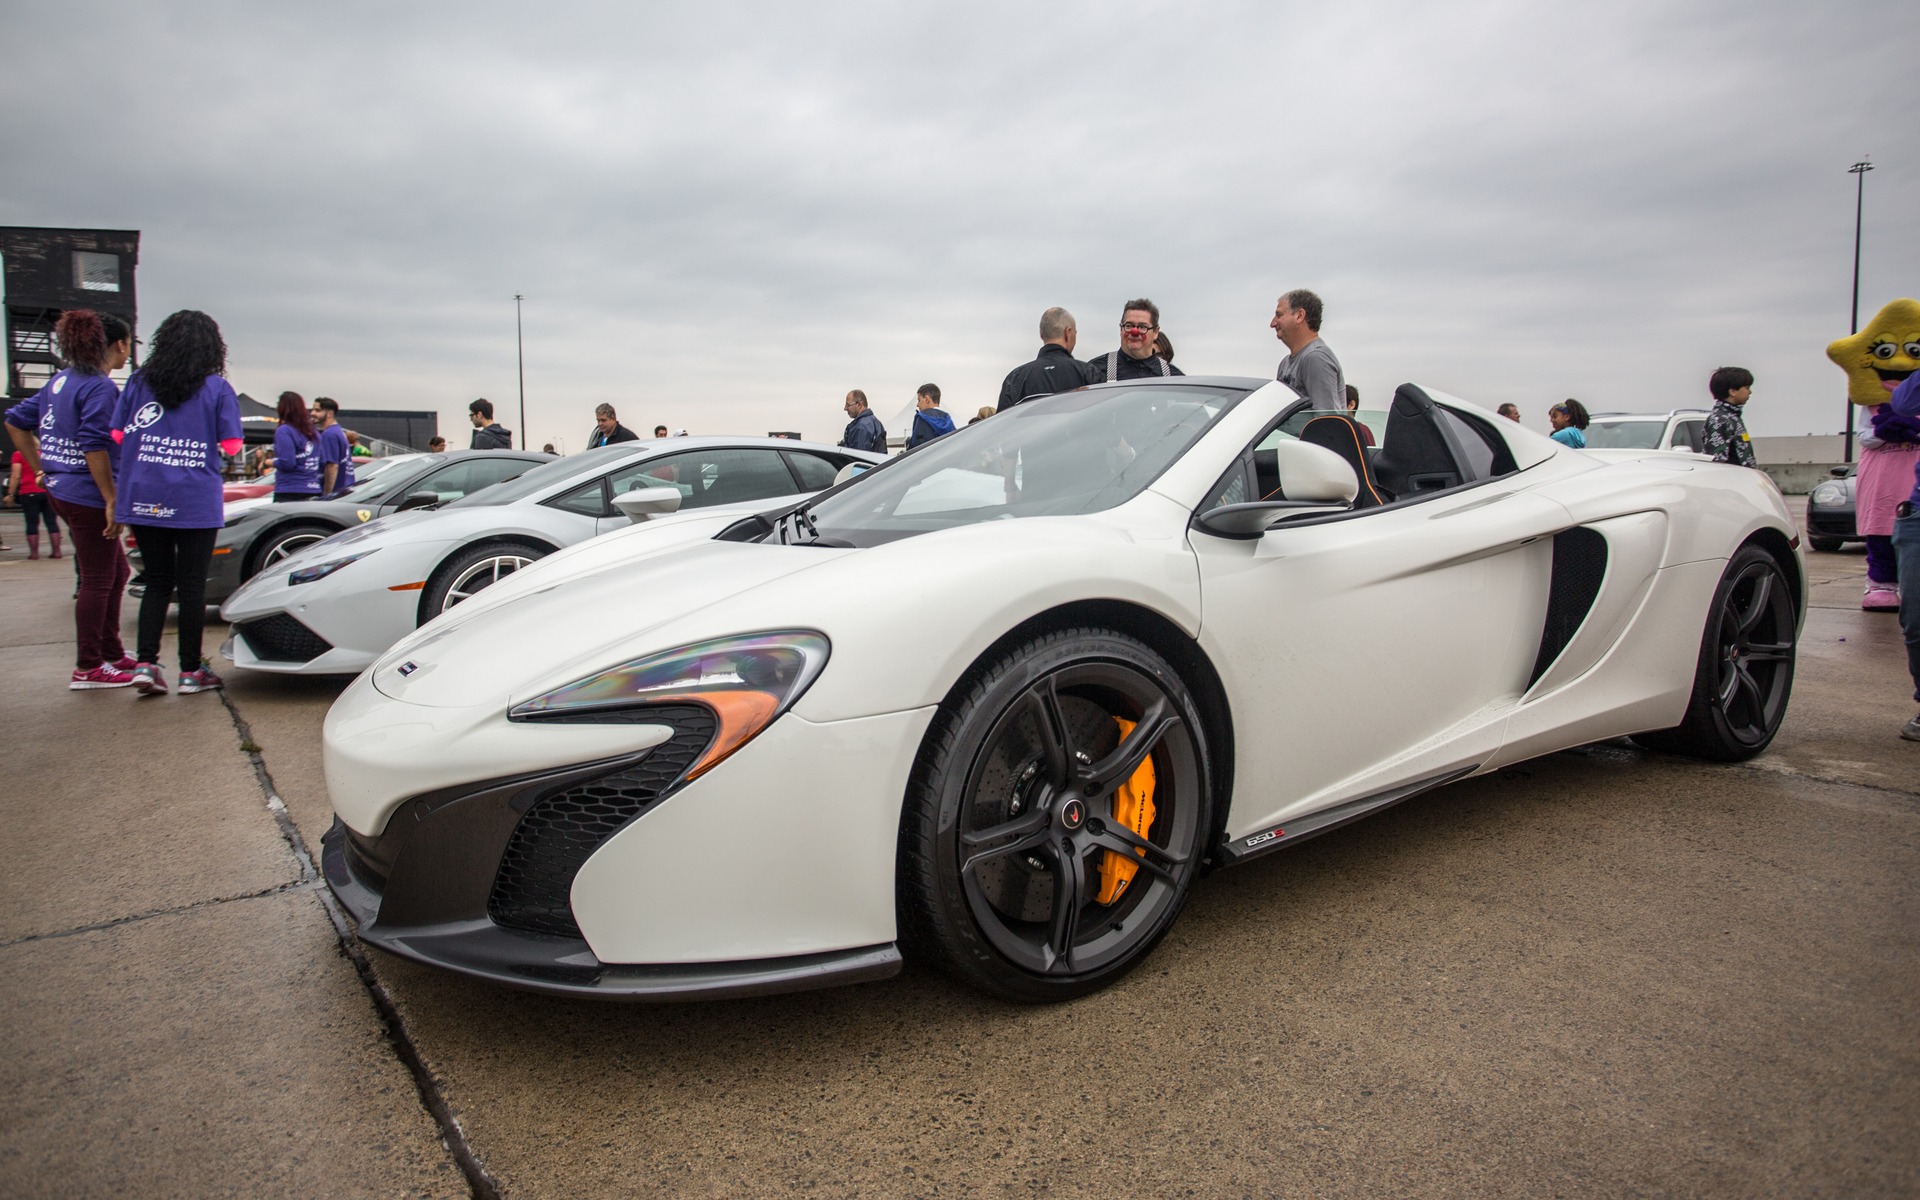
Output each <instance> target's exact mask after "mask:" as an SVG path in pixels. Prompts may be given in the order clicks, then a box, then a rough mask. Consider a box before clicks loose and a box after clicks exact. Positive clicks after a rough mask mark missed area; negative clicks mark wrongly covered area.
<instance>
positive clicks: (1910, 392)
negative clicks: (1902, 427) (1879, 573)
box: [1887, 371, 1920, 588]
mask: <svg viewBox="0 0 1920 1200" xmlns="http://www.w3.org/2000/svg"><path fill="white" fill-rule="evenodd" d="M1887 403H1888V405H1890V406H1891V407H1892V408H1893V411H1895V412H1897V413H1899V414H1900V415H1901V416H1903V417H1920V371H1915V372H1914V373H1913V374H1911V375H1909V376H1907V377H1906V379H1904V380H1902V381H1901V383H1900V386H1899V387H1897V388H1895V389H1893V395H1892V397H1891V398H1889V399H1888V400H1887ZM1907 498H1908V499H1909V500H1911V501H1913V503H1914V504H1916V505H1920V462H1916V463H1914V464H1913V495H1911V496H1909V497H1907ZM1900 586H1901V587H1903V588H1904V587H1908V586H1911V585H1910V584H1908V583H1907V582H1906V581H1905V580H1902V581H1901V584H1900Z"/></svg>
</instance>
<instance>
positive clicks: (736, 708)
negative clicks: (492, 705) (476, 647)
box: [507, 630, 828, 779]
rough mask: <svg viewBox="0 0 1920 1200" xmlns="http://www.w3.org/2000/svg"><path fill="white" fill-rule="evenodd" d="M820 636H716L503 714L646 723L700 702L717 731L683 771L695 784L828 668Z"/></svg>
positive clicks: (823, 637) (521, 717)
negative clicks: (650, 712) (658, 713)
mask: <svg viewBox="0 0 1920 1200" xmlns="http://www.w3.org/2000/svg"><path fill="white" fill-rule="evenodd" d="M827 650H828V643H827V638H826V635H825V634H820V633H814V632H811V631H809V630H785V631H782V632H779V633H753V634H744V635H741V636H739V637H728V638H716V639H715V640H713V641H710V642H700V643H698V644H696V645H692V646H682V647H681V648H679V649H678V650H668V651H666V652H665V653H662V654H651V655H648V656H647V657H646V658H638V659H635V660H633V661H632V662H629V663H622V664H621V665H620V666H617V667H614V668H612V669H611V670H607V671H602V672H600V673H599V674H598V675H593V676H589V677H588V678H586V679H582V680H579V681H577V682H574V683H569V684H567V685H566V686H565V687H561V688H556V689H554V690H553V691H551V692H548V693H547V694H546V695H544V696H537V697H535V698H534V699H532V700H528V701H526V702H525V703H522V704H516V705H514V706H513V708H512V709H511V710H509V711H508V713H507V717H508V719H509V720H513V721H557V722H566V721H592V722H595V723H600V722H604V721H607V720H609V719H613V720H620V719H627V720H632V721H635V722H645V720H646V709H647V708H648V707H649V706H652V705H660V704H701V705H705V706H706V707H707V708H709V709H711V710H713V714H714V716H715V717H716V718H717V719H718V723H719V731H718V732H717V733H716V734H715V735H714V738H713V742H712V743H711V744H710V745H709V746H708V747H707V748H706V750H705V752H704V753H702V754H701V755H700V757H699V758H698V759H697V760H695V762H694V764H693V766H691V767H689V768H688V769H687V778H688V779H693V778H695V777H697V776H699V775H700V774H701V773H702V772H704V771H706V770H708V769H709V768H711V767H713V766H715V765H716V764H718V763H719V762H720V761H721V760H722V759H724V758H726V757H727V756H728V755H729V754H732V753H733V752H734V751H735V750H738V749H739V748H740V747H742V746H744V745H746V744H747V743H748V742H749V741H751V740H752V739H753V738H754V737H755V736H756V735H757V734H759V732H760V731H761V730H763V729H765V728H766V727H767V726H769V725H771V724H773V722H774V719H775V718H776V717H778V716H779V715H780V714H781V713H783V712H785V711H787V709H789V708H791V707H792V706H793V704H794V702H795V701H796V700H798V699H800V697H801V695H802V694H803V693H804V692H805V691H806V690H807V687H808V685H809V684H811V683H812V682H813V681H814V679H816V678H817V677H818V676H819V674H820V669H821V668H822V667H824V666H826V665H827Z"/></svg>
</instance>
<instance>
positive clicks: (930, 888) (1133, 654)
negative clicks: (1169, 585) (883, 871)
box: [900, 629, 1212, 1003]
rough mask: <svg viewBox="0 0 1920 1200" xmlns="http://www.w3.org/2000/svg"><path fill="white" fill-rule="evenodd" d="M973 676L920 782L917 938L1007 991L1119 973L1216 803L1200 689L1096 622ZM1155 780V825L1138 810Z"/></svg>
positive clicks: (961, 970)
mask: <svg viewBox="0 0 1920 1200" xmlns="http://www.w3.org/2000/svg"><path fill="white" fill-rule="evenodd" d="M970 682H971V686H970V687H967V688H966V690H965V692H964V695H963V696H962V698H961V699H960V700H959V701H958V702H957V703H954V704H951V705H948V706H945V707H943V708H942V710H941V712H940V713H939V714H937V715H936V717H935V718H934V723H933V726H932V727H931V728H930V729H929V732H928V736H927V740H926V742H925V744H924V747H923V750H922V753H921V758H920V761H919V763H918V764H917V765H916V767H915V770H914V774H913V779H912V783H911V785H910V787H909V790H908V800H907V807H906V812H905V817H904V820H903V822H902V828H901V876H900V878H901V897H900V898H901V916H902V929H903V933H904V934H905V938H906V942H907V945H908V949H909V950H910V951H915V952H919V953H920V954H922V955H923V956H924V957H928V958H931V959H933V960H934V961H936V962H938V963H939V964H940V965H942V966H943V967H944V968H945V969H947V970H948V971H949V972H950V973H952V974H954V975H956V976H957V977H959V978H960V979H961V980H963V981H964V982H966V983H969V984H971V985H973V986H974V987H976V988H979V989H980V990H982V991H984V992H987V993H988V994H990V995H994V996H998V997H1000V998H1003V999H1007V1000H1016V1001H1024V1002H1028V1003H1047V1002H1052V1001H1058V1000H1066V999H1071V998H1073V997H1075V996H1080V995H1084V994H1086V993H1088V992H1091V991H1095V990H1097V989H1099V988H1101V987H1105V986H1106V985H1108V984H1110V983H1112V982H1113V981H1114V980H1116V979H1118V978H1119V977H1120V976H1121V975H1123V974H1125V973H1126V972H1127V971H1128V970H1130V969H1131V968H1132V967H1133V966H1135V965H1136V964H1137V963H1138V962H1139V961H1140V960H1141V959H1142V958H1144V957H1145V956H1146V954H1147V952H1148V951H1149V950H1150V949H1151V948H1152V947H1153V945H1154V943H1155V942H1157V941H1158V940H1159V939H1160V937H1161V936H1162V935H1163V934H1165V932H1166V931H1167V929H1168V928H1169V927H1170V926H1171V925H1172V923H1173V921H1174V918H1175V917H1177V916H1178V915H1179V912H1180V909H1181V907H1182V906H1183V905H1184V904H1185V902H1186V898H1187V894H1188V891H1189V890H1190V888H1191V886H1192V883H1193V880H1194V878H1195V877H1196V876H1197V875H1198V873H1199V869H1200V860H1201V858H1202V856H1203V854H1204V852H1205V838H1206V836H1207V833H1208V831H1209V830H1210V829H1211V811H1212V802H1211V797H1210V795H1209V792H1208V787H1209V778H1208V770H1207V763H1206V750H1205V738H1204V733H1203V730H1202V727H1201V725H1200V720H1199V714H1198V711H1197V709H1196V708H1195V705H1194V702H1193V699H1192V697H1191V695H1190V694H1189V692H1188V691H1187V688H1186V686H1185V685H1184V683H1183V682H1182V681H1181V679H1180V677H1179V675H1178V674H1177V673H1176V672H1175V671H1174V670H1173V668H1172V667H1170V666H1169V665H1168V664H1167V663H1166V662H1165V660H1163V659H1162V658H1161V657H1160V656H1159V655H1158V654H1156V653H1154V651H1153V650H1151V649H1150V648H1148V647H1147V646H1145V645H1143V644H1142V643H1140V642H1138V641H1135V640H1134V639H1132V638H1129V637H1126V636H1125V635H1122V634H1118V633H1114V632H1111V631H1107V630H1098V629H1075V630H1069V631H1063V632H1059V633H1052V634H1047V635H1043V636H1041V637H1037V638H1035V639H1034V640H1033V641H1031V642H1028V643H1026V644H1025V645H1022V646H1019V647H1016V648H1015V649H1013V650H1012V651H1011V652H1009V653H1007V654H1005V655H1003V656H1001V657H1000V658H999V659H998V660H997V661H995V662H993V663H992V664H990V665H988V666H987V667H986V668H985V669H984V670H982V671H979V672H977V673H976V674H975V675H974V676H973V677H972V678H971V680H970ZM1123 722H1124V724H1123ZM1123 731H1124V732H1123ZM1123 788H1126V789H1129V790H1130V795H1129V796H1128V797H1127V798H1126V799H1122V796H1121V792H1122V789H1123ZM1142 794H1145V795H1147V796H1149V798H1150V800H1151V809H1152V815H1151V820H1150V821H1148V820H1145V819H1143V818H1142V815H1141V810H1140V809H1137V808H1132V809H1130V808H1129V807H1128V806H1130V805H1132V804H1134V803H1135V802H1136V801H1137V800H1138V797H1139V796H1140V795H1142ZM1130 814H1131V817H1132V826H1133V827H1130V825H1129V823H1128V817H1129V815H1130ZM1129 868H1131V869H1129Z"/></svg>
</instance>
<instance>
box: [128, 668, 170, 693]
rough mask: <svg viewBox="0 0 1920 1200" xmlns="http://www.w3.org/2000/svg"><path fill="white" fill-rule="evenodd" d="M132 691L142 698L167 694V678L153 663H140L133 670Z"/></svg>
mask: <svg viewBox="0 0 1920 1200" xmlns="http://www.w3.org/2000/svg"><path fill="white" fill-rule="evenodd" d="M133 690H134V691H136V692H139V693H140V694H141V695H142V696H164V695H166V694H167V677H166V676H165V675H164V674H162V673H161V671H160V667H159V666H158V664H155V663H141V664H140V665H138V666H136V667H135V668H134V669H133Z"/></svg>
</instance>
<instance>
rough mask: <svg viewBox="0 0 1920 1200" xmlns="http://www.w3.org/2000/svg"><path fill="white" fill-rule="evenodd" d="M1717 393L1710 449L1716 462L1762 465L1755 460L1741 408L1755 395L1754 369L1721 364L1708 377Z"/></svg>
mask: <svg viewBox="0 0 1920 1200" xmlns="http://www.w3.org/2000/svg"><path fill="white" fill-rule="evenodd" d="M1707 390H1708V391H1710V392H1712V393H1713V402H1714V403H1713V411H1712V412H1710V413H1708V414H1707V446H1706V452H1707V453H1708V454H1709V455H1711V456H1712V458H1713V460H1714V461H1715V462H1723V463H1732V464H1733V465H1734V466H1737V467H1753V468H1754V469H1755V470H1758V469H1759V465H1760V464H1758V463H1756V462H1754V460H1753V439H1752V438H1750V437H1748V436H1747V422H1746V417H1745V416H1744V415H1743V413H1742V412H1741V410H1742V409H1743V408H1745V407H1746V403H1747V400H1748V399H1749V398H1750V397H1752V395H1753V372H1752V371H1749V370H1747V369H1746V368H1745V367H1721V368H1720V369H1719V370H1717V371H1715V372H1714V373H1713V378H1711V379H1709V380H1708V381H1707Z"/></svg>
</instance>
